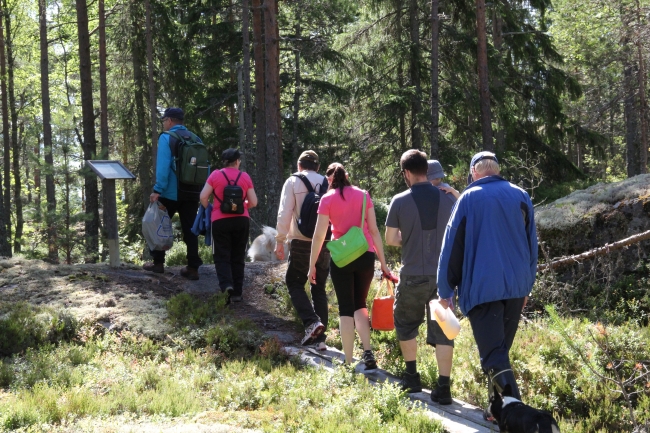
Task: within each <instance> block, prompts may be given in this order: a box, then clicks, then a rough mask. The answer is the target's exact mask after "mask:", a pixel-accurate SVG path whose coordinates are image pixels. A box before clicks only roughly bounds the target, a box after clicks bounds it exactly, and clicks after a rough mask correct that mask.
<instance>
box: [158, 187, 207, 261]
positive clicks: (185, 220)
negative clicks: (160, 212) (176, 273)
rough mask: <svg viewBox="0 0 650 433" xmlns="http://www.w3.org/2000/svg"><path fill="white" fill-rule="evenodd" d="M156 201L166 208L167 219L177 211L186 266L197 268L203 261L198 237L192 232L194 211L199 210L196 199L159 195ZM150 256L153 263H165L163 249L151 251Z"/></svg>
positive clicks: (194, 217)
mask: <svg viewBox="0 0 650 433" xmlns="http://www.w3.org/2000/svg"><path fill="white" fill-rule="evenodd" d="M158 202H160V204H162V205H163V206H165V207H166V208H167V213H168V214H169V219H172V218H173V217H174V215H175V214H176V213H178V218H179V219H180V220H181V230H182V231H183V242H185V245H186V246H187V266H188V267H190V268H194V269H198V268H199V266H201V265H202V264H203V261H202V260H201V257H199V239H198V238H197V236H196V235H195V234H194V233H192V225H193V224H194V220H195V219H196V212H197V211H198V210H199V202H198V201H196V200H189V201H188V200H181V201H174V200H169V199H167V198H163V197H159V198H158ZM151 257H153V262H154V263H162V264H164V263H165V252H164V251H151Z"/></svg>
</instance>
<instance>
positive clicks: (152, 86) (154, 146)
mask: <svg viewBox="0 0 650 433" xmlns="http://www.w3.org/2000/svg"><path fill="white" fill-rule="evenodd" d="M145 12H146V14H147V23H146V32H147V72H148V75H147V79H148V82H149V111H150V116H151V166H152V168H153V177H152V179H155V178H156V159H157V157H158V106H157V105H156V82H155V81H154V74H153V73H154V66H153V28H152V23H151V0H145ZM147 191H149V190H147Z"/></svg>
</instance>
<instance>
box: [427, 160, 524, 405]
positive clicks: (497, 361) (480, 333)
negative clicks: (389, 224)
mask: <svg viewBox="0 0 650 433" xmlns="http://www.w3.org/2000/svg"><path fill="white" fill-rule="evenodd" d="M468 183H470V185H469V186H468V187H467V189H466V190H465V191H464V192H463V194H462V195H461V196H460V198H459V199H458V202H456V206H455V208H454V210H453V212H452V214H451V218H450V220H449V223H448V224H447V228H446V230H445V237H444V240H443V244H442V252H441V253H440V261H439V264H438V296H439V297H440V304H441V305H442V306H443V307H445V308H446V307H447V301H446V299H447V298H449V297H451V296H452V295H453V293H454V288H455V287H458V303H459V305H460V309H461V311H462V312H463V314H464V315H465V316H467V318H468V319H469V321H470V324H471V325H472V332H473V333H474V338H475V340H476V344H477V346H478V351H479V355H480V357H481V367H482V368H483V371H484V372H485V373H486V374H487V375H488V386H489V388H488V389H489V393H490V395H491V394H492V392H493V391H492V390H493V388H494V387H496V388H497V390H498V391H499V392H502V391H503V389H504V387H505V386H506V385H510V386H511V387H512V390H513V394H514V395H513V397H515V398H517V399H520V394H519V388H518V387H517V383H516V381H515V376H514V374H513V372H512V369H511V366H510V357H509V351H510V347H511V346H512V342H513V341H514V338H515V334H516V332H517V326H518V324H519V318H520V317H521V311H522V309H523V307H524V306H525V304H526V299H527V296H528V294H529V293H530V291H531V289H532V287H533V283H534V282H535V277H536V274H537V233H536V230H535V214H534V209H533V204H532V202H531V200H530V197H529V195H528V193H526V191H524V190H523V189H521V188H519V187H518V186H516V185H513V184H511V183H510V182H508V181H506V180H505V179H504V178H502V177H501V176H499V163H498V161H497V158H496V156H495V155H494V154H493V153H491V152H480V153H477V154H476V155H474V158H472V162H471V164H470V177H469V178H468ZM485 416H486V418H490V417H491V414H490V413H489V411H486V413H485Z"/></svg>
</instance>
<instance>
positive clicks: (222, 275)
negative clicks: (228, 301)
mask: <svg viewBox="0 0 650 433" xmlns="http://www.w3.org/2000/svg"><path fill="white" fill-rule="evenodd" d="M249 227H250V219H249V218H248V217H241V216H240V217H232V218H221V219H218V220H216V221H212V257H213V258H214V267H215V269H216V271H217V278H219V288H220V289H221V291H222V292H224V291H225V290H226V288H228V287H232V288H233V289H234V292H233V293H232V294H233V296H241V295H242V288H243V287H244V266H245V263H246V246H247V245H248V232H249Z"/></svg>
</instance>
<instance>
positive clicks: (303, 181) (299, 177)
mask: <svg viewBox="0 0 650 433" xmlns="http://www.w3.org/2000/svg"><path fill="white" fill-rule="evenodd" d="M291 176H296V177H297V178H298V179H300V180H302V183H304V184H305V186H306V187H307V191H309V192H314V187H313V186H311V182H310V181H309V179H307V176H305V175H304V174H302V173H295V174H292V175H291Z"/></svg>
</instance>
